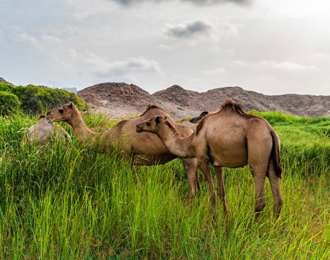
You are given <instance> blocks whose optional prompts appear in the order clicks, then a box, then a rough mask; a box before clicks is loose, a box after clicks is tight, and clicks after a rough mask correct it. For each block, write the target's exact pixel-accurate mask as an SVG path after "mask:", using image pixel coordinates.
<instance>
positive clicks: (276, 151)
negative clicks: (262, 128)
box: [271, 130, 283, 179]
mask: <svg viewBox="0 0 330 260" xmlns="http://www.w3.org/2000/svg"><path fill="white" fill-rule="evenodd" d="M271 133H272V138H273V148H272V155H271V156H272V158H273V162H274V168H275V174H276V176H277V177H279V178H280V179H283V175H282V164H281V155H280V139H279V137H278V135H277V134H276V133H275V131H274V130H272V131H271Z"/></svg>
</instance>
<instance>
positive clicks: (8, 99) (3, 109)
mask: <svg viewBox="0 0 330 260" xmlns="http://www.w3.org/2000/svg"><path fill="white" fill-rule="evenodd" d="M20 105H21V102H20V101H19V100H18V97H17V96H16V95H14V94H11V93H8V92H5V91H0V115H8V114H9V113H11V112H17V111H18V110H19V108H20Z"/></svg>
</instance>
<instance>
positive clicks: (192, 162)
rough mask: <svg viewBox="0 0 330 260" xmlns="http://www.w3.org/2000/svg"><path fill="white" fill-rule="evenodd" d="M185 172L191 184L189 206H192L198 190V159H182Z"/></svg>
mask: <svg viewBox="0 0 330 260" xmlns="http://www.w3.org/2000/svg"><path fill="white" fill-rule="evenodd" d="M182 163H183V167H184V170H185V171H186V174H187V177H188V184H189V195H188V205H190V203H191V200H192V199H193V198H194V197H195V195H196V192H197V189H198V187H197V186H198V184H197V182H198V180H197V179H196V177H197V172H198V163H197V159H195V158H194V159H182Z"/></svg>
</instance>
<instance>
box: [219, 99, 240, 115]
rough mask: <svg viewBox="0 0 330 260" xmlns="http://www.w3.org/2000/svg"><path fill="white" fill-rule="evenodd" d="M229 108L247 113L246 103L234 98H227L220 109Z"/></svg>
mask: <svg viewBox="0 0 330 260" xmlns="http://www.w3.org/2000/svg"><path fill="white" fill-rule="evenodd" d="M228 108H230V109H232V110H233V111H235V112H237V113H239V114H241V115H245V114H246V111H245V107H244V104H242V103H239V102H235V101H234V100H232V99H230V98H227V99H226V101H225V102H223V103H222V104H221V106H220V108H219V111H222V110H225V109H228Z"/></svg>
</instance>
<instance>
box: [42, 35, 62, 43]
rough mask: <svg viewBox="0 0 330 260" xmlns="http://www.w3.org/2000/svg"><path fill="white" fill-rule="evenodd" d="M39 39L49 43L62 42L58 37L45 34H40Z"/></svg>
mask: <svg viewBox="0 0 330 260" xmlns="http://www.w3.org/2000/svg"><path fill="white" fill-rule="evenodd" d="M41 39H42V41H44V42H45V43H49V44H57V43H61V42H62V41H61V40H60V39H59V38H57V37H55V36H51V35H47V34H44V35H42V36H41Z"/></svg>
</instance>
